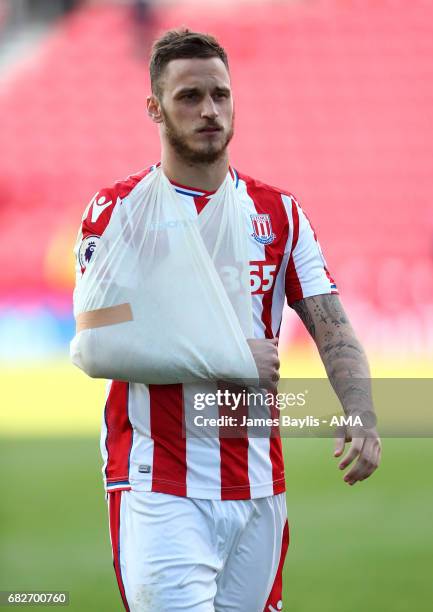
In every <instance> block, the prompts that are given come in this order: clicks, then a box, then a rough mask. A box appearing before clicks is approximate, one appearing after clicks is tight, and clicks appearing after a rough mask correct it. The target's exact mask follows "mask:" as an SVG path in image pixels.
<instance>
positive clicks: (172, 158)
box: [161, 148, 229, 191]
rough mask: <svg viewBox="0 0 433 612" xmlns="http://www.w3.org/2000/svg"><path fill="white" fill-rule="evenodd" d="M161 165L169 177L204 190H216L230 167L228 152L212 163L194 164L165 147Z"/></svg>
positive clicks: (182, 183)
mask: <svg viewBox="0 0 433 612" xmlns="http://www.w3.org/2000/svg"><path fill="white" fill-rule="evenodd" d="M161 167H162V169H163V171H164V174H165V175H166V176H167V178H168V179H169V180H171V181H174V182H175V183H180V184H181V185H186V186H188V187H195V188H196V189H200V190H203V191H216V190H217V189H218V187H219V186H220V185H221V184H222V183H223V181H224V179H225V177H226V175H227V172H228V169H229V158H228V152H227V151H225V152H224V154H223V155H222V156H221V157H220V158H219V159H217V160H216V161H215V162H213V163H212V164H192V163H188V162H185V161H184V160H182V159H180V158H179V157H178V156H177V155H176V153H175V152H174V151H173V150H172V149H169V148H163V150H162V155H161Z"/></svg>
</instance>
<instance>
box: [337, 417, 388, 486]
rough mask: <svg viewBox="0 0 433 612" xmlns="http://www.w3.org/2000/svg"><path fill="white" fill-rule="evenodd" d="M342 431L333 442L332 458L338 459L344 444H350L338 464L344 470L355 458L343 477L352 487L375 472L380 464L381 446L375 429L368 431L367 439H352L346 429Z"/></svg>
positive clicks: (348, 430)
mask: <svg viewBox="0 0 433 612" xmlns="http://www.w3.org/2000/svg"><path fill="white" fill-rule="evenodd" d="M342 429H343V431H341V430H340V431H339V433H338V437H337V438H336V440H335V451H334V457H340V456H341V455H342V454H343V451H344V446H345V444H346V442H352V444H351V445H350V448H349V450H348V452H347V453H346V455H345V456H344V457H343V459H342V460H341V461H340V463H339V464H338V467H339V468H340V470H344V469H345V468H347V466H348V465H350V464H351V463H352V461H354V459H356V458H357V460H356V463H355V464H354V465H353V466H352V467H351V469H350V470H349V471H348V472H347V474H346V475H345V476H344V481H345V482H347V484H349V485H351V486H352V485H354V484H355V483H356V482H358V481H361V480H365V479H366V478H368V477H369V476H371V475H372V474H373V472H374V471H375V470H377V468H378V467H379V464H380V459H381V454H382V446H381V442H380V438H379V435H378V433H377V431H376V430H375V429H370V430H369V434H368V437H362V438H355V437H354V438H352V436H351V434H350V428H348V427H344V428H342ZM358 431H359V430H358Z"/></svg>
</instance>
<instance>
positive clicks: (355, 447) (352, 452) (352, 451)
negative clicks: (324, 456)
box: [338, 438, 364, 470]
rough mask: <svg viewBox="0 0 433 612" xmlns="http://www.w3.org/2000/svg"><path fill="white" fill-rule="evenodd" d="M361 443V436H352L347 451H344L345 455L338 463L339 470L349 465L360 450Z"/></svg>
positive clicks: (362, 441) (362, 440) (362, 442)
mask: <svg viewBox="0 0 433 612" xmlns="http://www.w3.org/2000/svg"><path fill="white" fill-rule="evenodd" d="M363 444H364V439H363V438H353V440H352V443H351V445H350V448H349V450H348V452H347V453H346V456H345V457H343V459H342V460H341V461H340V463H339V464H338V467H339V468H340V470H344V468H346V467H347V466H348V465H350V464H351V463H352V461H353V460H354V459H355V458H356V457H358V455H359V453H360V452H361V450H362V446H363Z"/></svg>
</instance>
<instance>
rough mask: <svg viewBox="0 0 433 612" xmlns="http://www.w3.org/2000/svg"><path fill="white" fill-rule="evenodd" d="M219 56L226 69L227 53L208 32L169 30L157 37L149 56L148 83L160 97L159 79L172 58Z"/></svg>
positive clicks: (227, 64)
mask: <svg viewBox="0 0 433 612" xmlns="http://www.w3.org/2000/svg"><path fill="white" fill-rule="evenodd" d="M208 57H219V58H220V59H221V61H222V62H223V63H224V65H225V67H226V68H227V70H228V69H229V62H228V59H227V53H226V52H225V50H224V49H223V48H222V47H221V45H220V44H219V42H218V41H217V39H216V38H214V37H213V36H211V35H210V34H202V33H201V32H191V31H190V30H188V29H187V28H181V29H180V30H169V31H168V32H165V34H163V35H162V36H161V37H160V38H158V39H157V40H156V41H155V42H154V44H153V47H152V52H151V56H150V66H149V69H150V84H151V88H152V93H153V94H155V95H156V96H158V97H160V95H161V93H162V92H161V88H160V85H159V79H160V77H161V74H162V73H163V71H164V68H165V67H166V65H167V64H168V63H169V62H171V60H174V59H188V58H200V59H206V58H208Z"/></svg>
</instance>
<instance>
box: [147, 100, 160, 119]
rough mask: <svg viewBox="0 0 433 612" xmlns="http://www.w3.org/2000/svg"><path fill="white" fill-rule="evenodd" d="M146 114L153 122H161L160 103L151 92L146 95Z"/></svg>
mask: <svg viewBox="0 0 433 612" xmlns="http://www.w3.org/2000/svg"><path fill="white" fill-rule="evenodd" d="M146 104H147V114H148V115H149V117H150V118H151V119H152V121H153V122H154V123H162V113H161V105H160V103H159V100H158V98H157V97H156V96H154V95H153V94H152V95H151V96H148V97H147V100H146Z"/></svg>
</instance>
